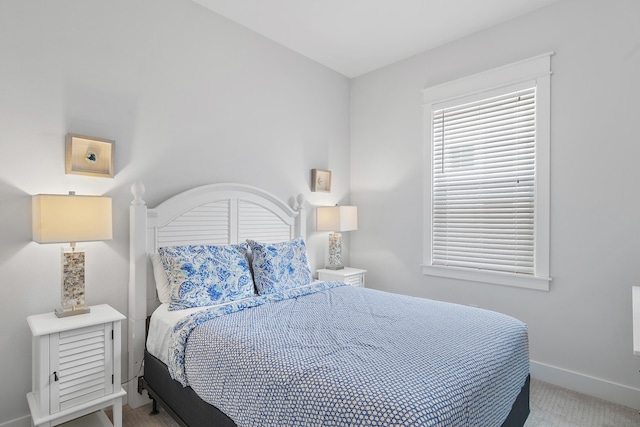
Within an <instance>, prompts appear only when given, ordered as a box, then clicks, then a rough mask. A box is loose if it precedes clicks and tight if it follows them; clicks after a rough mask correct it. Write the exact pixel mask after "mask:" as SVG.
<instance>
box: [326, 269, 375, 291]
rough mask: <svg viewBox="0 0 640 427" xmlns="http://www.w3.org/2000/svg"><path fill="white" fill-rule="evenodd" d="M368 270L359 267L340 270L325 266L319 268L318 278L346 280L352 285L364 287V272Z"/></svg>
mask: <svg viewBox="0 0 640 427" xmlns="http://www.w3.org/2000/svg"><path fill="white" fill-rule="evenodd" d="M366 272H367V270H361V269H359V268H351V267H345V268H342V269H340V270H329V269H326V268H323V269H321V270H318V280H324V281H327V282H329V281H336V280H337V281H340V282H346V283H348V284H350V285H352V286H359V287H361V288H364V274H365V273H366Z"/></svg>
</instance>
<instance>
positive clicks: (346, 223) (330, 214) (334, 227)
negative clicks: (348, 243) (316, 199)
mask: <svg viewBox="0 0 640 427" xmlns="http://www.w3.org/2000/svg"><path fill="white" fill-rule="evenodd" d="M316 228H317V230H318V231H337V232H342V231H352V230H357V229H358V208H357V207H356V206H320V207H318V208H317V209H316Z"/></svg>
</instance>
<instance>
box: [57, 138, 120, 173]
mask: <svg viewBox="0 0 640 427" xmlns="http://www.w3.org/2000/svg"><path fill="white" fill-rule="evenodd" d="M114 150H115V141H112V140H110V139H103V138H94V137H92V136H85V135H76V134H73V133H69V134H67V138H66V141H65V173H67V174H77V175H89V176H99V177H104V178H113V175H114V171H113V158H114Z"/></svg>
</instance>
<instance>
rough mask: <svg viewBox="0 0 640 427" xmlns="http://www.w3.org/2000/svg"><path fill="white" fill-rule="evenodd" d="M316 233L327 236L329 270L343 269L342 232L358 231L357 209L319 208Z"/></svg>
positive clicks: (345, 207)
mask: <svg viewBox="0 0 640 427" xmlns="http://www.w3.org/2000/svg"><path fill="white" fill-rule="evenodd" d="M316 228H317V230H318V231H331V232H332V233H330V234H329V265H327V266H326V268H327V269H329V270H340V269H343V268H344V266H343V265H342V234H341V233H342V232H343V231H352V230H357V229H358V208H357V207H356V206H337V205H336V206H320V207H318V208H317V209H316Z"/></svg>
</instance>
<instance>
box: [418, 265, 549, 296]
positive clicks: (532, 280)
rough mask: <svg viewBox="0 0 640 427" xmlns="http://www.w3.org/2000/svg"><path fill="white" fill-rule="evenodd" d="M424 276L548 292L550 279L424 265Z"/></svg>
mask: <svg viewBox="0 0 640 427" xmlns="http://www.w3.org/2000/svg"><path fill="white" fill-rule="evenodd" d="M422 274H424V275H425V276H436V277H447V278H449V279H459V280H470V281H474V282H482V283H489V284H494V285H503V286H513V287H516V288H526V289H536V290H539V291H548V290H549V284H550V282H551V279H550V278H544V277H534V276H523V275H519V274H510V273H497V272H492V271H486V270H470V269H466V268H456V267H440V266H433V265H425V264H423V265H422Z"/></svg>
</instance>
